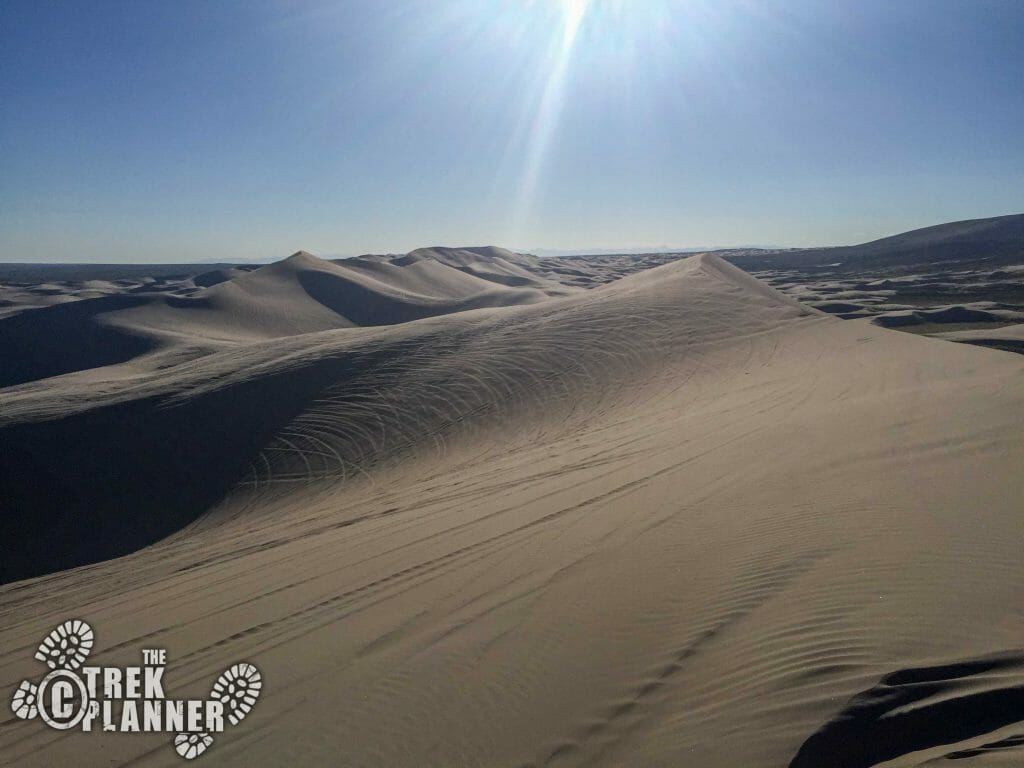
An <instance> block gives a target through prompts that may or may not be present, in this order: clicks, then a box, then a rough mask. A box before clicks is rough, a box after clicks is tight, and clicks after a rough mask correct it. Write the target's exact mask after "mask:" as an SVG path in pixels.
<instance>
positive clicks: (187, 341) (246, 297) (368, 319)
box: [0, 249, 574, 386]
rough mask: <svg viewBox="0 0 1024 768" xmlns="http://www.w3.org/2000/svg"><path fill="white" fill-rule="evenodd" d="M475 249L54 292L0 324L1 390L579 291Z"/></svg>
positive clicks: (308, 257)
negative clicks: (168, 284) (10, 362)
mask: <svg viewBox="0 0 1024 768" xmlns="http://www.w3.org/2000/svg"><path fill="white" fill-rule="evenodd" d="M477 251H479V253H478V252H476V251H469V250H464V249H463V250H459V249H432V250H431V249H423V250H421V251H414V252H413V253H410V254H407V255H405V256H400V257H368V258H363V259H346V260H340V261H338V262H329V261H324V260H322V259H319V258H317V257H315V256H313V255H312V254H309V253H306V252H304V251H300V252H298V253H295V254H293V255H292V256H290V257H289V258H287V259H285V260H283V261H280V262H276V263H274V264H270V265H267V266H264V267H261V268H259V269H241V268H233V269H219V270H214V271H212V272H204V273H202V274H198V275H195V276H194V277H193V278H191V280H190V281H189V282H190V284H191V285H192V288H191V290H187V289H185V290H175V291H166V290H160V287H161V286H159V285H149V284H143V285H132V287H131V289H130V290H127V291H124V292H114V287H113V286H112V285H111V287H110V290H111V291H112V295H103V296H97V295H94V292H92V291H89V290H88V288H89V286H88V285H84V284H81V283H77V284H75V285H73V286H64V287H63V288H55V289H54V290H56V291H58V292H59V293H60V294H61V297H62V301H61V302H59V303H54V305H52V306H50V305H46V306H40V307H32V308H31V311H22V312H20V313H19V314H17V315H15V316H12V317H8V318H6V319H0V356H3V357H5V358H9V359H14V360H18V361H19V365H17V366H9V367H7V368H6V369H5V370H4V371H3V372H2V373H0V386H12V385H16V384H22V383H25V382H29V381H36V380H39V379H43V378H48V377H51V376H58V375H63V374H66V373H70V372H75V371H83V370H90V369H97V368H104V367H107V366H112V365H115V364H119V363H129V362H131V363H133V365H132V366H130V367H128V368H127V369H115V370H108V371H105V372H104V373H103V374H100V375H105V376H120V375H125V374H128V375H136V374H138V373H139V372H140V371H152V370H162V369H165V368H167V367H168V366H169V365H171V364H174V363H180V362H182V361H183V360H185V359H192V358H197V357H201V356H203V355H206V354H209V353H211V352H215V351H220V350H223V349H226V348H230V347H236V346H239V345H243V344H251V343H254V342H257V341H266V340H270V339H278V338H282V337H286V336H296V335H300V334H305V333H313V332H316V331H325V330H334V329H339V328H352V327H356V326H378V325H391V324H395V323H403V322H409V321H411V320H417V319H421V318H424V317H431V316H435V315H442V314H451V313H454V312H463V311H467V310H471V309H479V308H483V307H499V306H510V305H518V304H530V303H535V302H538V301H542V300H544V299H547V298H548V297H550V296H560V295H566V294H569V293H571V292H572V291H573V290H574V289H573V288H571V287H567V286H565V285H562V284H560V283H558V282H555V281H552V280H549V279H546V278H545V277H543V276H541V275H536V274H532V273H530V272H528V271H527V270H525V269H523V268H522V267H521V266H517V265H515V264H513V263H512V262H511V261H510V259H519V260H522V259H523V258H525V257H519V256H517V255H516V254H512V253H511V252H508V251H504V250H503V249H477ZM534 261H536V260H534ZM176 287H179V288H180V287H181V286H180V285H177V284H176ZM143 356H145V357H143Z"/></svg>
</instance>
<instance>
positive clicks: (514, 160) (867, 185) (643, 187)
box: [0, 0, 1024, 261]
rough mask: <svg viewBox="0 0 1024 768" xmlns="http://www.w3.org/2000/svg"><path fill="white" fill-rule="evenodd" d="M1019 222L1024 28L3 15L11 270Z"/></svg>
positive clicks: (718, 7)
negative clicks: (27, 263)
mask: <svg viewBox="0 0 1024 768" xmlns="http://www.w3.org/2000/svg"><path fill="white" fill-rule="evenodd" d="M1021 211H1024V2H1018V1H1017V0H1005V1H1003V2H995V1H990V0H963V1H961V2H951V1H949V0H928V1H925V0H850V1H849V2H838V1H835V0H830V1H828V2H825V1H824V0H813V1H812V0H745V1H744V2H728V1H727V0H590V2H589V3H586V2H582V1H581V0H533V1H532V2H531V0H415V1H410V0H394V1H391V0H366V1H365V2H364V1H362V0H334V1H333V2H324V1H323V0H310V1H309V2H304V1H301V0H249V1H246V2H220V1H218V0H195V1H192V0H173V1H172V0H166V1H161V2H157V1H156V0H125V1H124V2H99V1H96V2H88V1H87V0H68V1H67V2H48V1H47V0H26V1H24V2H20V1H18V0H3V2H2V3H0V259H3V260H7V261H17V260H52V261H188V260H201V259H202V260H206V259H217V258H226V259H249V258H251V259H267V258H274V257H280V256H284V255H287V254H288V253H290V252H292V251H294V250H297V249H299V248H304V249H307V250H310V251H313V252H316V253H319V254H321V255H337V254H351V253H362V252H401V251H406V250H409V249H411V248H415V247H418V246H425V245H438V244H445V245H464V244H484V243H493V244H499V245H505V246H508V247H513V248H521V249H532V248H538V247H542V248H551V249H587V248H628V247H642V246H660V245H668V246H687V245H695V246H710V245H722V246H725V245H733V244H748V243H768V244H780V245H794V246H805V245H819V244H821V245H825V244H840V243H854V242H861V241H864V240H868V239H872V238H875V237H879V236H882V235H885V234H890V233H895V232H898V231H902V230H906V229H911V228H915V227H919V226H925V225H929V224H934V223H939V222H943V221H950V220H956V219H964V218H976V217H983V216H994V215H1000V214H1006V213H1016V212H1021Z"/></svg>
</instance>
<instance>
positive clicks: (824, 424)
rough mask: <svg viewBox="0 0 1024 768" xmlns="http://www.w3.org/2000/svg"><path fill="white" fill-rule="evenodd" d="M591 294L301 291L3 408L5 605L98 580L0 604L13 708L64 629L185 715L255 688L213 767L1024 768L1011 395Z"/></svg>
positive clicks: (1012, 373) (157, 749)
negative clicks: (237, 683)
mask: <svg viewBox="0 0 1024 768" xmlns="http://www.w3.org/2000/svg"><path fill="white" fill-rule="evenodd" d="M579 267H580V270H579V271H580V273H581V274H579V275H576V276H573V275H571V274H569V273H562V274H561V276H560V275H559V274H558V273H556V272H554V271H550V270H549V274H545V273H544V271H543V265H542V264H532V263H530V262H529V260H528V257H518V256H517V255H514V254H511V255H503V254H500V253H493V252H486V253H476V252H474V251H465V252H461V253H460V252H446V251H443V250H438V249H431V250H430V251H429V252H413V253H412V254H408V255H407V257H376V258H370V257H367V258H363V259H360V260H358V262H357V263H354V264H336V263H330V264H328V263H325V262H322V261H319V260H315V259H312V257H307V256H305V255H298V256H296V257H293V258H292V259H290V260H288V261H286V262H283V263H280V264H277V265H273V266H271V267H264V268H262V269H260V270H256V271H254V272H251V273H249V274H246V275H235V276H232V277H230V278H229V279H226V280H223V281H220V282H218V283H217V284H215V285H212V286H211V287H209V288H206V289H204V292H203V294H202V296H198V295H197V296H195V297H190V298H189V299H188V300H189V301H201V302H203V304H202V306H197V307H194V308H193V307H190V308H181V307H178V306H176V305H175V301H174V300H167V301H165V302H164V303H163V304H162V305H161V306H160V307H158V308H157V309H158V310H159V311H156V309H154V307H155V304H152V303H147V304H145V305H139V306H132V307H125V308H122V309H119V310H117V311H116V312H114V313H112V314H115V315H116V317H115V318H114V319H113V320H112V321H110V322H109V323H108V326H109V327H111V328H115V329H118V330H119V331H120V332H124V333H127V332H129V331H132V332H134V333H138V334H141V336H142V337H143V338H149V339H161V338H163V336H161V334H167V335H169V334H171V333H172V332H173V333H177V334H179V335H180V338H181V339H192V340H195V339H202V338H206V339H208V340H210V341H209V346H208V348H206V349H204V351H203V353H202V354H196V355H195V356H194V357H189V358H188V359H182V360H178V361H176V362H174V363H173V364H171V365H168V366H167V367H165V368H163V369H161V370H150V369H145V368H144V367H139V368H137V369H136V370H135V372H134V373H133V375H131V376H120V377H114V376H111V375H106V374H104V375H98V374H97V373H96V372H95V371H82V372H79V373H71V374H70V375H65V376H63V377H62V378H59V379H48V380H42V381H36V382H33V383H24V384H22V385H21V386H18V387H15V388H11V389H7V390H4V392H3V393H2V394H0V398H2V403H3V409H2V410H0V452H2V454H3V455H4V457H5V461H4V462H3V464H2V465H0V488H2V489H3V493H2V494H0V497H2V501H0V505H3V510H2V511H3V517H4V520H5V530H4V532H3V534H4V541H5V543H7V544H8V546H9V547H10V552H11V553H13V556H12V557H5V561H4V567H5V569H9V570H8V572H7V574H6V575H7V576H8V577H10V576H11V575H13V576H14V577H15V578H21V577H23V576H25V575H28V574H30V573H34V574H41V573H46V572H49V571H54V570H56V569H59V568H64V567H67V566H69V565H72V564H74V563H86V562H92V564H91V565H84V566H82V567H78V568H74V569H72V570H63V571H61V572H56V573H50V574H49V575H43V576H39V577H37V578H33V579H29V580H25V581H18V582H16V583H13V584H9V585H8V586H6V587H2V588H0V594H2V595H3V599H2V603H0V627H2V629H0V637H2V638H3V643H2V649H3V650H2V655H0V681H2V683H3V685H4V686H6V689H7V690H13V688H14V687H15V686H16V685H17V684H18V682H19V681H20V680H21V679H23V678H25V677H28V676H30V675H33V674H34V673H35V672H36V669H35V667H36V666H37V665H36V663H35V662H33V661H32V658H31V650H32V649H33V648H34V646H35V644H36V643H37V642H38V640H39V638H40V637H42V635H43V634H45V632H46V631H48V630H49V629H51V628H52V627H53V626H54V625H56V624H57V623H58V622H59V621H61V620H63V619H65V618H69V617H72V616H75V617H80V618H84V619H87V620H88V621H89V622H90V623H91V624H92V625H93V627H94V628H95V630H96V635H97V647H96V651H95V652H94V656H95V658H96V659H97V660H98V661H99V662H101V663H111V664H113V663H125V662H131V661H137V653H138V648H140V647H143V645H145V647H166V648H167V649H168V651H169V656H170V659H169V668H168V673H167V674H168V677H169V678H171V677H173V681H174V685H175V687H176V692H177V693H179V694H185V693H191V692H194V693H197V694H201V693H203V692H204V687H208V683H209V680H211V679H212V678H213V677H214V676H215V675H216V674H217V673H218V672H219V671H220V670H221V669H222V668H223V667H224V666H225V664H227V663H231V662H234V661H236V660H239V659H248V660H250V661H252V662H254V663H255V664H257V665H258V666H259V667H260V669H261V671H262V672H263V675H264V677H265V680H266V683H265V690H264V694H263V696H262V697H261V700H260V702H259V704H258V706H257V707H256V708H255V709H254V711H253V713H252V714H251V715H250V716H249V718H248V719H247V720H246V721H245V722H244V724H243V725H242V726H241V727H239V728H238V729H236V730H234V731H232V732H231V733H226V734H224V735H222V736H221V737H219V739H218V743H217V744H216V745H215V746H214V747H213V749H211V751H210V753H209V754H208V755H206V756H204V757H203V758H202V759H203V760H204V761H207V762H209V763H210V764H211V765H213V764H216V765H322V764H338V763H341V764H346V765H388V766H393V765H410V766H412V765H416V766H422V765H437V766H455V765H464V766H504V765H507V766H527V765H531V766H541V765H559V766H561V765H565V766H571V765H607V766H620V765H635V766H679V765H688V766H691V765H692V766H712V767H713V766H730V767H731V766H738V765H742V766H785V765H793V766H798V767H800V768H803V767H804V766H811V765H829V766H850V767H853V766H858V767H859V766H865V767H866V766H874V765H881V764H883V763H884V764H885V765H886V766H915V765H934V764H938V762H944V761H945V759H946V758H954V757H955V758H957V759H960V760H962V761H963V763H962V764H964V765H986V766H988V765H1013V764H1019V763H1020V761H1021V759H1022V757H1024V743H1022V739H1021V736H1022V734H1024V722H1022V721H1024V714H1022V710H1021V705H1022V702H1021V690H1022V684H1024V672H1022V669H1024V651H1022V644H1021V642H1022V641H1021V638H1022V637H1024V612H1022V611H1021V607H1020V596H1021V594H1024V592H1022V590H1024V561H1022V560H1021V558H1020V552H1021V543H1022V540H1024V515H1022V514H1021V512H1022V511H1024V509H1022V507H1021V499H1022V498H1024V472H1021V468H1022V466H1024V443H1022V441H1021V440H1020V435H1021V434H1022V428H1024V358H1022V357H1021V356H1019V355H1011V354H1006V353H1005V352H1002V351H998V350H991V349H982V348H979V347H976V346H971V345H966V344H950V343H948V342H946V341H942V340H936V339H929V338H924V337H918V336H914V335H910V334H905V333H899V332H896V331H892V330H887V329H884V328H880V327H877V326H875V325H872V324H870V323H869V322H867V321H864V320H853V321H842V320H837V319H835V318H833V317H829V316H826V315H823V314H821V313H819V312H816V311H814V310H812V309H809V308H808V307H806V306H804V305H801V304H799V303H797V302H796V301H794V300H793V299H790V298H787V297H784V296H783V295H782V294H779V293H777V292H776V291H774V290H772V289H770V288H768V287H767V286H766V285H764V284H762V283H760V282H758V281H756V280H754V279H753V278H751V277H750V276H749V275H747V274H745V273H743V272H741V271H740V270H738V269H737V268H735V267H733V266H731V265H729V264H727V263H725V262H723V261H722V260H720V259H718V258H716V257H714V256H709V255H702V256H695V257H692V258H688V259H684V260H679V261H674V262H673V263H669V264H665V265H663V266H659V267H656V268H653V269H649V270H646V271H642V272H639V273H636V274H633V275H630V276H626V277H622V278H621V279H617V280H613V281H611V282H607V283H606V284H604V285H600V286H598V287H593V288H590V289H589V290H580V289H577V288H576V287H574V280H575V278H580V279H581V281H589V282H586V284H591V285H593V284H595V283H599V282H602V278H601V277H600V275H601V274H602V272H601V270H602V269H606V268H607V266H605V267H601V266H598V267H594V268H593V269H592V270H591V271H590V272H587V270H586V269H585V267H586V265H585V264H580V265H579ZM560 277H565V278H567V279H566V280H565V281H564V282H563V281H562V280H561V279H560ZM481 283H484V284H486V286H485V287H483V286H481ZM579 284H581V285H582V284H584V283H583V282H581V283H579ZM82 303H84V302H82ZM356 308H357V309H356ZM457 310H458V311H457ZM357 311H359V312H363V313H365V314H360V315H358V316H356V315H355V314H354V313H355V312H357ZM176 313H183V314H176ZM186 316H187V317H188V318H189V319H188V320H187V321H185V320H179V318H184V317H186ZM172 318H174V320H173V323H172ZM192 318H195V320H194V324H193V320H192ZM371 320H372V321H373V322H371ZM361 326H367V327H361ZM253 329H257V330H258V332H256V331H254V330H253ZM167 343H168V344H170V342H167ZM189 343H195V342H194V341H193V342H189ZM180 347H182V348H187V347H188V344H187V343H186V342H184V341H182V342H180ZM168 348H170V347H168ZM115 367H116V366H115ZM100 370H101V371H104V370H106V371H108V372H109V369H100ZM40 489H42V490H40ZM43 490H45V493H44V492H43ZM15 516H19V517H18V522H17V524H16V525H12V524H11V521H12V520H14V519H15ZM36 520H47V521H50V524H49V525H47V526H46V527H43V526H40V525H38V524H36V523H35V522H34V521H36ZM33 525H36V527H35V528H33ZM179 529H180V530H179ZM172 531H176V532H174V533H172ZM168 534H170V535H168ZM112 542H113V545H112ZM153 542H155V543H153ZM143 544H150V546H147V547H146V548H144V549H141V550H139V551H137V552H134V553H133V554H128V555H126V556H124V557H121V558H119V559H115V560H107V561H105V562H96V561H97V560H100V559H102V558H106V557H110V556H113V555H116V554H123V553H126V552H130V551H132V550H134V549H136V548H138V547H139V546H142V545H143ZM947 722H948V723H955V724H956V725H955V727H941V724H942V723H947ZM0 757H2V758H3V759H5V760H9V761H11V762H12V763H15V764H18V765H54V764H62V763H63V762H64V761H66V760H69V759H71V758H73V759H74V760H75V761H76V763H77V764H81V765H90V764H96V765H99V764H102V765H127V764H131V765H134V766H147V765H172V764H179V763H178V761H179V758H178V757H177V755H176V754H175V753H174V750H173V749H172V748H171V747H170V745H169V743H168V742H167V739H166V738H163V737H160V736H150V735H140V736H137V737H132V738H127V737H125V736H123V735H118V734H103V733H93V734H81V733H61V732H56V731H52V730H48V729H43V728H40V727H39V724H38V723H34V722H21V721H18V720H15V719H13V718H8V719H7V720H5V721H4V723H3V727H2V728H0ZM90 761H94V762H90Z"/></svg>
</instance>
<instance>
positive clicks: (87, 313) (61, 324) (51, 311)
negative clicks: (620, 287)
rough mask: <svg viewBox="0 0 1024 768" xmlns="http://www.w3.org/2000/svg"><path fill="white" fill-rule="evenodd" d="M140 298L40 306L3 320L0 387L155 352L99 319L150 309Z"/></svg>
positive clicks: (146, 341) (106, 298)
mask: <svg viewBox="0 0 1024 768" xmlns="http://www.w3.org/2000/svg"><path fill="white" fill-rule="evenodd" d="M149 301H151V299H150V298H145V297H141V296H127V295H119V296H104V297H101V298H97V299H82V300H80V301H71V302H68V303H66V304H56V305H54V306H50V307H41V308H39V309H32V310H29V311H27V312H21V313H19V314H17V315H15V316H14V317H10V318H7V319H5V320H0V360H4V361H6V364H5V365H3V366H0V387H11V386H14V385H16V384H25V383H26V382H30V381H37V380H39V379H46V378H49V377H51V376H60V375H61V374H65V373H72V372H74V371H84V370H87V369H89V368H100V367H102V366H105V365H115V364H117V363H124V362H127V361H128V360H131V359H132V358H135V357H138V356H139V355H142V354H145V353H146V352H149V351H150V350H151V349H153V348H154V346H155V345H154V343H153V342H152V341H151V340H150V339H147V338H145V337H143V336H138V335H134V334H131V333H129V332H127V331H125V330H122V329H120V328H114V327H111V326H107V325H104V324H103V323H101V322H99V321H98V320H97V319H96V318H97V316H98V315H100V314H103V313H106V312H115V311H117V310H121V309H129V308H131V307H137V306H140V305H142V304H146V303H148V302H149Z"/></svg>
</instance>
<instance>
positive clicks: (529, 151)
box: [510, 0, 590, 242]
mask: <svg viewBox="0 0 1024 768" xmlns="http://www.w3.org/2000/svg"><path fill="white" fill-rule="evenodd" d="M589 4H590V3H589V0H562V20H561V22H562V36H561V45H559V47H558V49H557V51H556V53H555V56H554V60H553V62H552V65H551V69H550V73H549V74H548V77H547V80H546V81H545V82H544V89H543V91H542V93H541V97H540V101H539V102H538V104H537V109H536V111H535V113H534V114H533V117H532V119H531V120H530V127H529V136H528V138H527V144H526V155H525V161H524V163H523V170H522V173H521V174H520V177H519V183H518V186H517V191H516V197H515V203H514V206H513V209H512V210H513V215H512V224H511V233H510V236H511V240H510V242H511V241H516V240H517V238H518V237H519V236H520V235H521V234H522V232H523V231H524V226H525V224H526V221H527V219H528V218H529V216H530V214H531V211H532V208H533V204H534V201H535V197H536V194H537V183H538V181H539V179H540V174H541V170H542V169H543V166H544V159H545V156H546V155H547V151H548V148H549V146H550V144H551V137H552V134H553V133H554V130H555V128H556V127H557V126H558V120H559V117H560V116H561V113H562V107H563V104H564V97H565V82H566V75H567V73H568V70H569V64H570V62H571V61H572V53H573V48H574V47H575V45H576V39H577V37H578V35H579V30H580V26H581V25H582V23H583V19H584V17H585V16H586V14H587V8H588V6H589Z"/></svg>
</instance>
